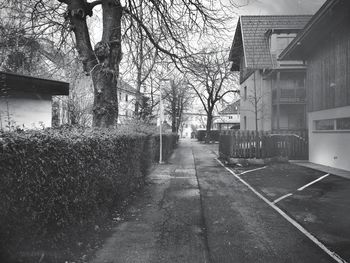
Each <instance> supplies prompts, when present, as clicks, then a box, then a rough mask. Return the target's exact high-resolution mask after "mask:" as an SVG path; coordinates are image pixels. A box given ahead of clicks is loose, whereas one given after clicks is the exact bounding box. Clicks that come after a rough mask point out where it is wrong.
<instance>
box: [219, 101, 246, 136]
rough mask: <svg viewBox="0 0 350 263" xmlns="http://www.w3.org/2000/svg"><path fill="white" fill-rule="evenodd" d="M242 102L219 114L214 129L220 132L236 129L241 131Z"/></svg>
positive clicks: (237, 102)
mask: <svg viewBox="0 0 350 263" xmlns="http://www.w3.org/2000/svg"><path fill="white" fill-rule="evenodd" d="M239 108H240V101H239V100H237V101H236V102H234V103H232V104H230V105H228V106H227V107H226V108H224V109H223V110H222V111H220V112H219V116H218V117H217V118H216V119H215V120H214V127H216V128H217V129H218V130H228V129H234V130H239V128H240V111H239Z"/></svg>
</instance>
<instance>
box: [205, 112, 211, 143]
mask: <svg viewBox="0 0 350 263" xmlns="http://www.w3.org/2000/svg"><path fill="white" fill-rule="evenodd" d="M212 121H213V114H212V113H208V114H207V130H206V135H205V143H210V131H211V124H212Z"/></svg>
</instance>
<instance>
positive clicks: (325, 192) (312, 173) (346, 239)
mask: <svg viewBox="0 0 350 263" xmlns="http://www.w3.org/2000/svg"><path fill="white" fill-rule="evenodd" d="M229 169H230V170H231V171H232V172H233V173H234V174H236V175H238V176H239V177H240V178H241V179H242V180H244V181H245V182H246V183H247V184H249V185H250V186H251V187H252V189H253V190H255V191H256V192H257V193H258V194H261V195H262V196H263V198H266V199H267V200H268V201H269V202H271V203H272V204H273V205H275V206H277V207H278V208H279V209H281V210H282V211H283V212H284V213H286V214H287V215H288V216H289V217H290V218H291V219H292V220H291V221H293V220H295V221H296V222H297V223H299V224H300V225H301V226H302V227H303V228H305V229H306V230H307V231H308V232H309V233H310V234H311V235H312V236H314V237H316V238H317V239H318V240H319V241H320V243H321V245H322V244H324V245H325V246H326V247H327V248H328V249H329V250H330V251H334V252H335V253H336V254H338V255H339V256H340V257H341V258H342V259H344V260H346V261H350V180H348V179H344V178H341V177H338V176H335V175H332V174H328V173H325V172H321V171H317V170H313V169H309V168H305V167H300V166H297V165H295V164H290V163H280V164H272V165H267V166H264V167H247V168H229ZM340 262H341V261H340Z"/></svg>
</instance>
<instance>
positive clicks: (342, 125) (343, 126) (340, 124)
mask: <svg viewBox="0 0 350 263" xmlns="http://www.w3.org/2000/svg"><path fill="white" fill-rule="evenodd" d="M337 130H350V118H341V119H337Z"/></svg>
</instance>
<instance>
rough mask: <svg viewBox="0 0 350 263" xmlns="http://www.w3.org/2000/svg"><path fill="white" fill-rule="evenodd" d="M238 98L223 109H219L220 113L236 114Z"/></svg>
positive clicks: (238, 103)
mask: <svg viewBox="0 0 350 263" xmlns="http://www.w3.org/2000/svg"><path fill="white" fill-rule="evenodd" d="M239 106H240V100H237V101H236V102H234V103H232V104H229V105H228V106H227V107H226V108H225V109H223V110H222V111H220V114H238V113H239Z"/></svg>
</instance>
